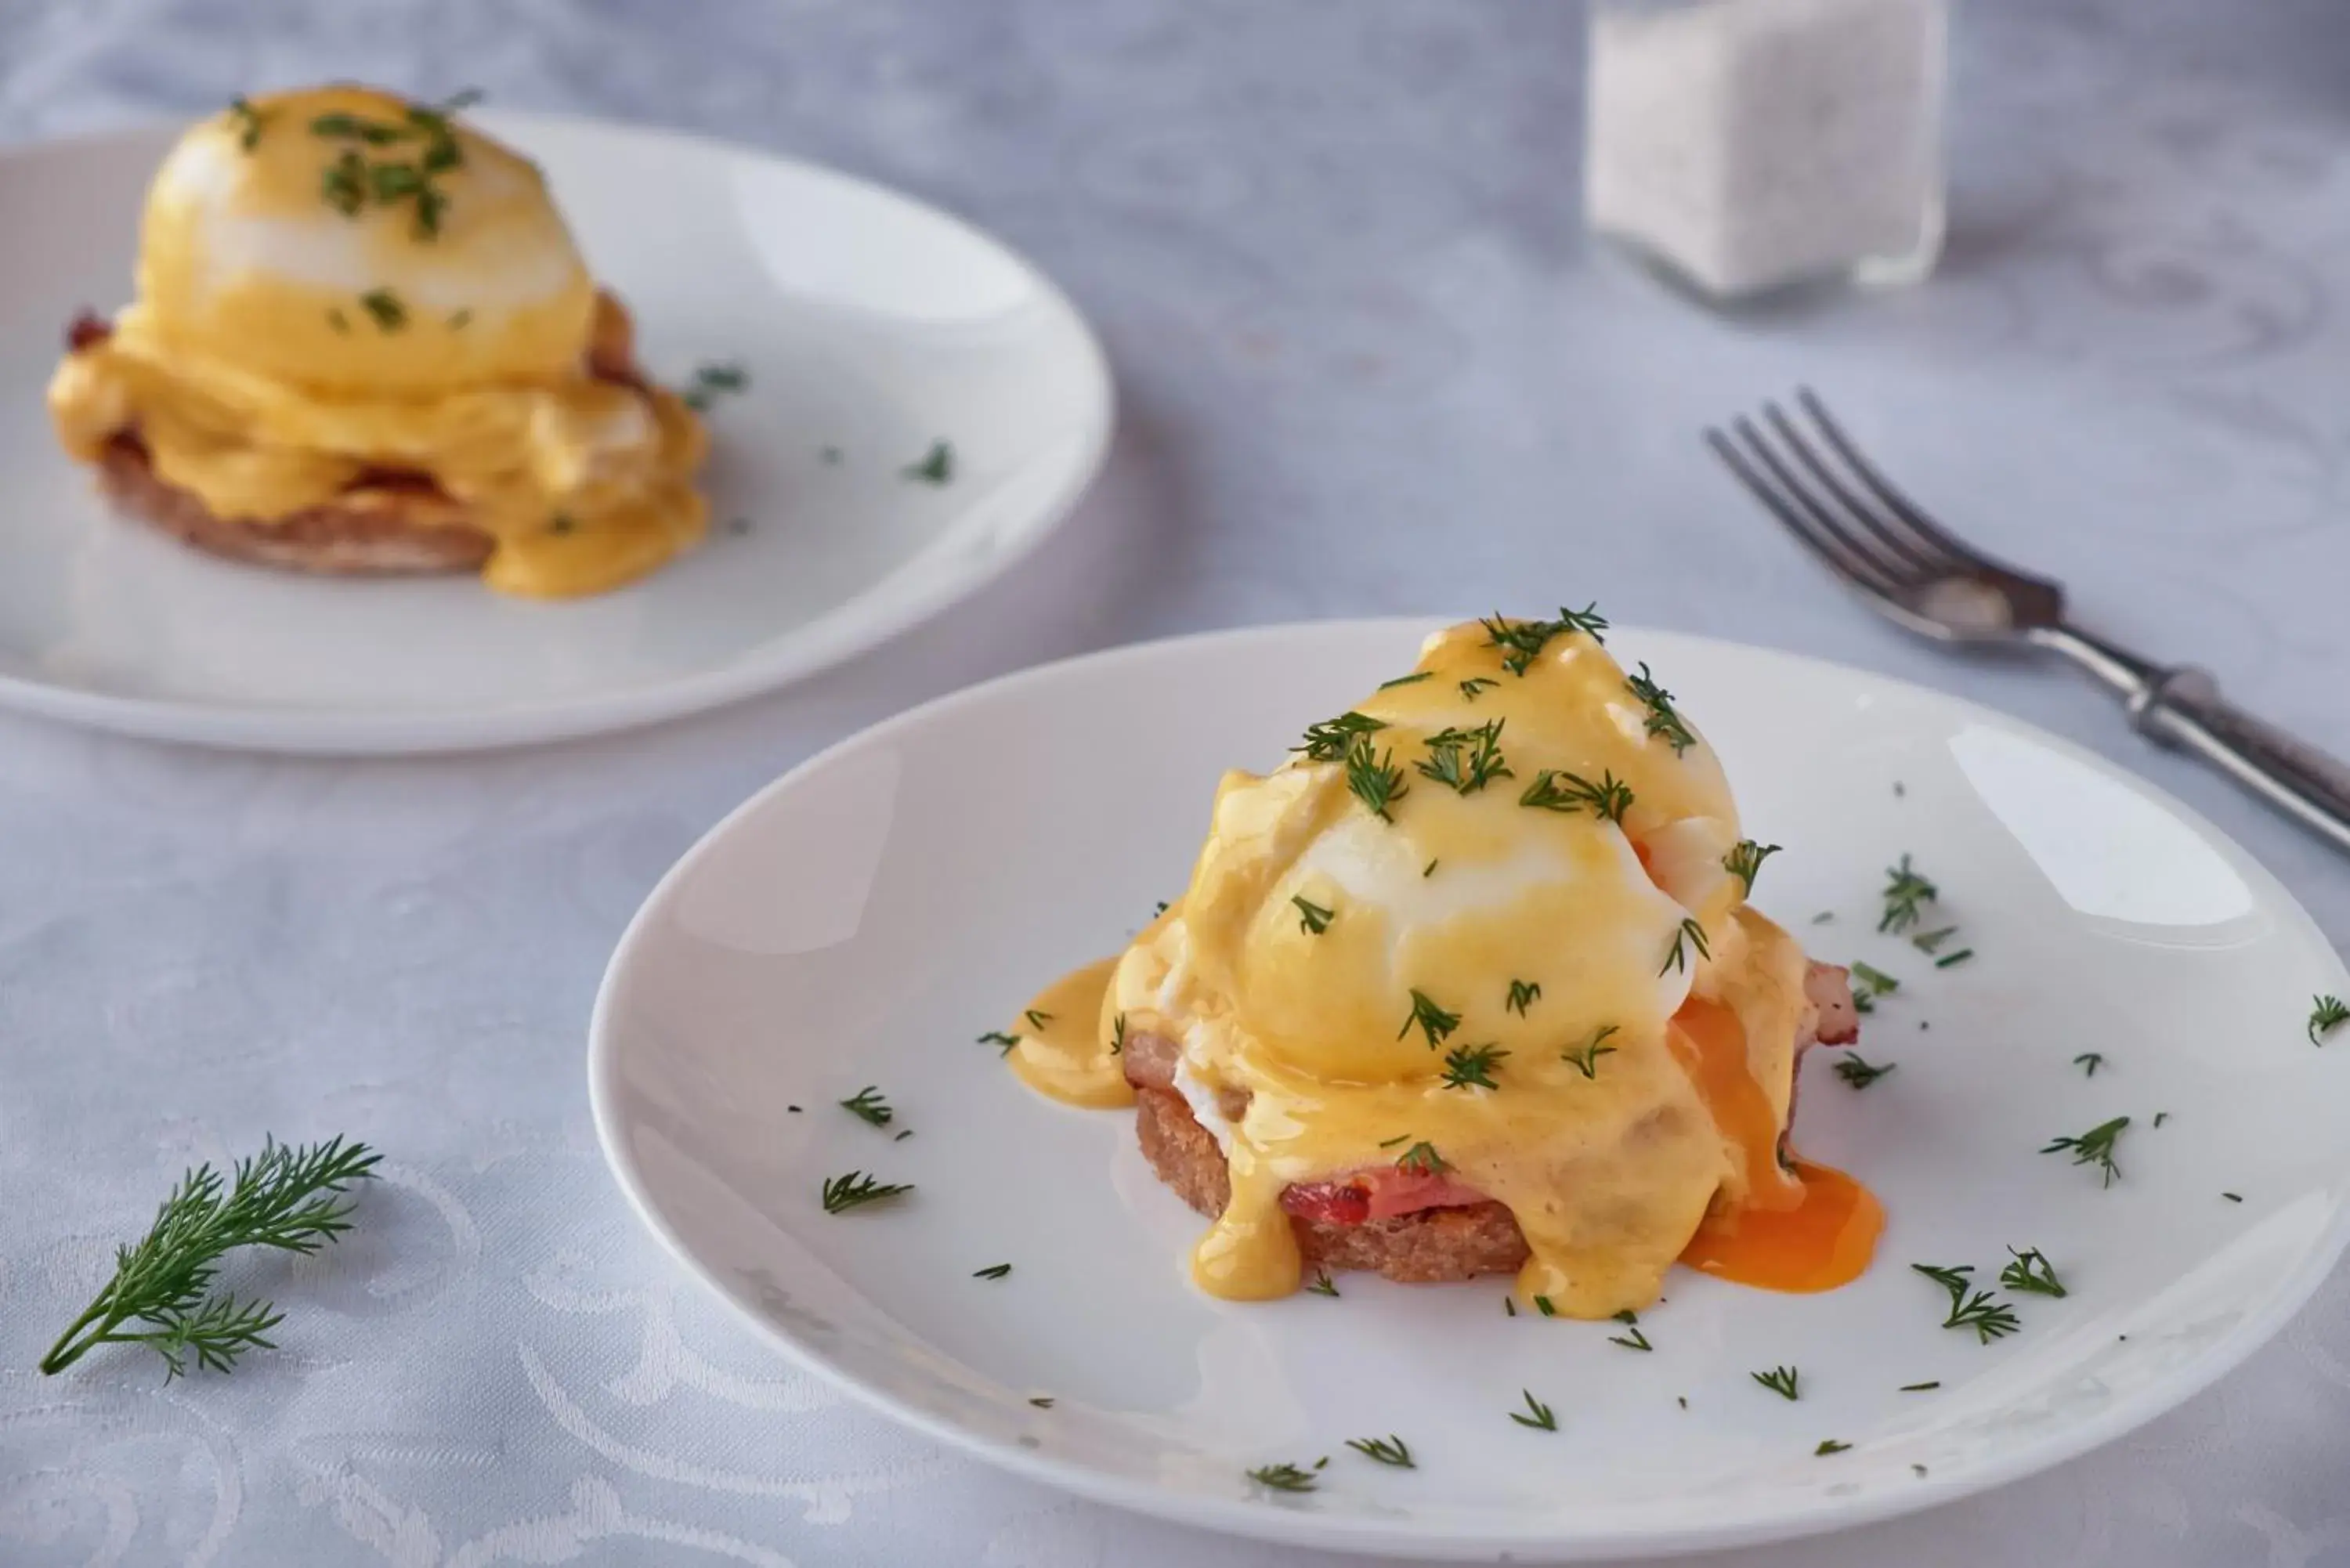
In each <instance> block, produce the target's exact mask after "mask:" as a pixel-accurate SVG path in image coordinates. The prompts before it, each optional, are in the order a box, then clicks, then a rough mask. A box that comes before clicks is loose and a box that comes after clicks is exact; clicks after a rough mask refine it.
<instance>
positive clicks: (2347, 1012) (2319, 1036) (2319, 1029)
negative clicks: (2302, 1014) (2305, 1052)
mask: <svg viewBox="0 0 2350 1568" xmlns="http://www.w3.org/2000/svg"><path fill="white" fill-rule="evenodd" d="M2345 1023H2350V1003H2345V1002H2343V1000H2342V999H2341V998H2340V997H2338V996H2313V997H2311V998H2310V999H2309V1043H2310V1044H2312V1045H2323V1044H2325V1036H2326V1035H2328V1034H2331V1033H2334V1031H2335V1030H2336V1029H2339V1028H2341V1027H2342V1025H2344V1024H2345Z"/></svg>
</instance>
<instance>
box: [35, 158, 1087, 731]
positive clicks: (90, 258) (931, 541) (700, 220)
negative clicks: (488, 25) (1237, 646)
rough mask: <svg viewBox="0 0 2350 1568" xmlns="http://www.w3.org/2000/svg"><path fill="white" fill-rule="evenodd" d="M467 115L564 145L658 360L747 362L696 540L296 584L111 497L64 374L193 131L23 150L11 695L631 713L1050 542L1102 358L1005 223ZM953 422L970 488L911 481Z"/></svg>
mask: <svg viewBox="0 0 2350 1568" xmlns="http://www.w3.org/2000/svg"><path fill="white" fill-rule="evenodd" d="M480 118H481V120H482V122H483V124H484V126H485V128H486V129H488V130H490V131H492V132H493V133H494V134H495V135H498V136H501V137H504V138H505V139H507V140H511V141H512V142H514V143H515V145H517V146H519V147H520V148H521V149H522V150H523V151H525V152H527V153H529V154H530V156H532V157H533V158H535V159H536V160H538V161H539V162H540V163H541V164H543V165H544V166H545V167H546V172H547V175H548V178H549V180H550V182H552V184H553V187H554V191H555V194H556V200H557V201H558V202H560V203H561V204H562V206H563V210H564V213H565V214H566V215H567V217H568V219H569V220H570V223H571V225H572V229H573V232H574V233H575V234H577V236H578V239H579V242H580V244H581V247H582V248H583V250H584V251H585V253H586V254H587V260H588V265H589V266H590V267H591V268H592V269H593V270H594V271H595V273H596V275H597V276H598V279H599V280H601V281H602V282H604V283H605V284H606V285H608V286H610V287H612V288H614V289H616V290H617V291H618V292H619V294H620V296H622V297H623V298H624V299H625V300H626V301H627V302H628V304H629V308H630V310H631V312H632V313H633V314H634V315H635V317H636V319H637V342H638V348H639V355H640V357H641V358H643V359H644V361H645V363H646V364H647V366H648V367H649V368H650V369H651V370H652V371H653V373H654V374H655V375H657V376H660V377H661V378H663V379H668V380H671V382H672V383H673V384H676V383H681V382H682V381H683V380H685V379H687V378H688V377H689V376H690V375H691V370H692V369H693V367H694V366H695V365H697V364H699V363H702V362H705V361H712V360H738V361H740V362H742V363H743V366H744V367H745V368H746V369H748V370H749V372H750V378H751V383H750V388H749V389H748V390H747V391H746V392H744V393H743V394H742V395H741V396H737V397H730V398H725V399H723V400H721V401H720V402H719V403H718V404H717V405H716V407H715V408H714V409H713V410H712V433H713V435H714V437H715V456H714V458H713V461H712V465H711V467H710V469H709V470H708V473H707V479H708V483H709V485H710V488H711V492H712V503H713V510H712V516H713V519H714V523H715V525H714V526H713V528H712V535H711V538H710V541H709V543H708V545H706V546H705V547H704V548H702V550H700V551H698V552H696V553H695V554H694V555H692V556H689V557H687V558H686V559H684V560H682V561H680V562H678V563H676V564H675V565H673V566H670V567H669V568H667V569H666V570H663V571H661V572H660V573H658V574H656V575H655V576H651V577H650V578H648V579H646V580H645V581H643V582H641V583H639V584H636V585H633V586H631V587H627V588H624V589H622V590H620V591H619V592H617V593H613V594H608V595H605V596H603V597H597V598H590V599H584V600H578V601H574V602H569V603H557V604H545V603H530V602H526V601H520V600H515V599H510V598H505V597H500V596H498V595H495V594H493V593H491V592H490V591H489V590H487V589H485V588H484V587H482V586H481V585H480V583H478V582H477V581H475V580H473V578H472V577H471V576H452V577H441V578H432V579H425V580H414V581H393V582H336V581H328V580H323V579H316V578H306V577H298V576H286V575H279V574H276V573H272V572H268V571H265V570H261V569H258V568H255V567H250V566H238V565H234V564H231V563H226V562H222V561H217V560H213V559H211V558H209V557H206V556H200V555H198V554H196V553H194V552H193V551H191V550H189V549H186V548H184V547H183V546H182V545H178V544H176V543H174V542H172V541H171V540H168V539H165V538H163V537H162V536H161V535H158V534H156V533H155V532H154V531H152V530H151V529H149V528H146V527H145V526H143V525H140V524H131V523H127V522H125V521H122V520H121V519H119V518H116V517H114V516H112V515H110V514H109V513H108V511H107V509H106V508H105V506H104V505H103V504H102V503H101V502H100V501H99V498H98V496H97V495H96V493H94V491H93V489H92V487H91V484H90V482H89V479H88V474H87V473H86V472H84V471H83V470H82V469H81V468H80V467H79V466H78V465H77V464H75V463H73V462H70V461H68V459H67V458H66V457H65V456H64V455H63V454H62V453H61V452H59V451H58V450H57V444H56V442H55V441H53V440H52V439H51V437H50V434H49V429H48V419H47V412H46V410H44V407H43V403H42V396H41V394H42V388H43V387H44V385H45V384H46V383H47V379H48V375H49V371H50V369H51V368H52V367H53V366H54V365H55V363H56V360H57V353H58V350H59V348H60V346H61V340H62V336H63V333H64V330H65V327H66V324H67V322H68V320H69V319H70V318H71V317H72V316H73V315H74V313H75V312H76V311H77V310H78V309H80V308H82V307H85V306H90V307H95V308H97V309H99V310H100V311H101V312H111V311H112V310H113V309H115V308H116V307H117V306H120V304H121V303H122V302H123V301H124V300H125V299H126V298H127V297H128V296H129V294H130V269H131V264H132V261H133V259H134V246H135V237H136V232H137V225H138V215H139V208H140V201H141V199H142V196H143V193H144V191H145V188H146V183H147V180H148V177H149V175H150V174H151V172H152V171H153V169H154V166H155V164H156V162H157V161H159V160H160V159H161V156H162V154H163V151H164V150H165V149H166V148H167V147H168V146H169V145H170V144H171V141H172V137H173V135H174V134H175V130H173V129H156V130H141V131H136V132H131V133H128V134H124V135H119V136H110V137H103V138H98V139H93V140H80V141H68V142H61V143H57V144H54V145H49V146H42V147H32V148H27V149H24V150H22V151H16V152H12V153H9V154H7V155H5V156H0V233H5V234H8V235H9V236H10V238H9V241H8V243H7V244H5V245H0V474H5V475H6V476H7V477H6V481H5V486H6V488H5V496H6V503H7V504H6V508H5V512H6V516H5V522H0V703H5V704H7V705H9V706H13V707H16V708H22V709H26V710H29V711H34V712H38V713H46V714H48V715H50V716H52V717H55V718H59V719H65V720H69V721H72V722H78V723H85V724H93V725H99V726H101V727H104V728H108V729H115V730H123V731H128V732H132V733H136V734H142V735H151V736H156V737H160V738H163V739H170V740H180V741H193V742H203V743H206V744H213V745H224V746H250V747H256V748H263V749H268V750H277V751H294V752H413V751H434V750H448V749H459V748H464V747H473V746H494V745H504V744H510V743H514V742H525V741H536V740H546V739H550V738H554V737H557V736H566V735H577V734H584V733H588V732H595V731H600V730H608V729H616V728H619V727H622V726H625V725H629V724H637V723H642V722H648V721H650V720H654V719H660V718H666V717H669V716H671V715H673V714H678V713H684V712H690V711H694V710H696V709H701V708H707V707H710V706H712V705H714V704H716V703H720V702H724V701H730V700H732V699H734V698H739V697H743V696H746V695H748V694H750V693H753V692H756V691H766V690H768V689H770V688H773V687H775V686H780V685H782V684H784V683H785V682H786V681H790V680H796V679H798V678H800V677H802V676H805V675H807V674H809V673H811V672H812V671H815V670H821V669H823V668H825V667H827V666H828V665H832V664H836V663H837V662H839V661H840V660H842V659H847V658H848V657H850V656H851V655H853V654H856V653H858V652H860V651H862V650H863V649H868V648H870V647H872V646H873V645H874V644H876V643H878V642H880V641H881V640H883V639H886V638H889V637H890V636H893V635H895V634H896V633H898V632H899V631H902V630H904V629H905V628H908V627H910V626H912V625H913V624H915V623H916V622H918V621H920V620H922V619H923V618H927V617H929V616H931V615H933V614H935V613H937V612H938V611H939V610H940V609H941V608H943V607H946V606H947V605H949V604H951V603H952V602H953V601H954V600H956V599H958V598H961V597H963V596H965V595H967V594H969V593H971V592H972V591H973V590H974V589H976V588H978V587H981V586H982V585H983V584H984V583H986V582H987V581H989V580H990V579H991V578H993V576H996V575H997V574H998V573H1000V572H1001V571H1003V569H1004V568H1005V567H1006V566H1009V565H1011V564H1012V562H1014V560H1016V559H1018V558H1019V557H1020V556H1022V555H1023V554H1024V553H1025V552H1026V551H1027V550H1029V549H1030V548H1031V547H1032V546H1034V545H1035V544H1036V543H1037V541H1038V540H1039V539H1041V538H1042V537H1043V536H1044V535H1045V534H1046V533H1048V532H1049V531H1050V530H1051V529H1052V528H1053V526H1054V525H1055V524H1056V523H1058V522H1059V521H1060V520H1061V518H1062V517H1063V516H1064V515H1065V514H1066V513H1067V512H1068V510H1069V508H1070V507H1071V505H1072V504H1074V503H1075V502H1076V497H1077V495H1078V493H1080V492H1081V491H1083V490H1084V488H1085V486H1086V484H1087V482H1088V481H1089V480H1090V479H1091V478H1092V477H1093V474H1094V472H1095V471H1096V470H1097V468H1098V466H1099V465H1100V462H1101V457H1102V452H1103V450H1104V447H1105V444H1106V442H1107V438H1108V434H1109V428H1110V419H1111V395H1110V383H1109V377H1108V373H1107V369H1106V367H1105V365H1104V362H1103V358H1102V355H1101V351H1100V349H1099V348H1098V346H1097V344H1096V342H1095V340H1094V337H1093V335H1092V333H1091V332H1090V331H1089V330H1088V329H1087V326H1086V324H1085V322H1084V321H1083V320H1082V319H1081V318H1080V317H1078V315H1077V313H1076V309H1075V308H1074V307H1073V306H1071V305H1070V304H1069V302H1068V300H1067V299H1066V298H1065V297H1064V296H1062V294H1061V293H1060V291H1059V290H1058V289H1056V288H1055V287H1054V286H1053V285H1052V284H1051V283H1050V282H1049V281H1047V280H1046V279H1045V278H1044V277H1043V276H1042V275H1039V274H1038V273H1037V272H1036V271H1035V269H1034V268H1032V267H1030V266H1029V265H1027V264H1026V263H1025V262H1024V261H1022V260H1021V259H1020V258H1019V257H1018V256H1015V255H1014V254H1012V253H1011V252H1009V251H1007V250H1005V249H1004V248H1003V246H1002V245H1000V244H997V243H996V242H995V241H993V240H992V239H989V238H988V237H987V236H985V235H983V234H979V233H977V232H975V231H974V230H972V229H971V228H969V227H966V226H965V225H964V224H962V223H959V222H957V221H956V220H954V219H952V218H950V217H947V216H945V215H944V214H942V213H938V212H936V211H933V210H932V209H931V208H928V207H924V206H921V205H920V204H918V203H916V202H912V201H910V200H908V199H906V198H905V197H902V196H898V195H895V194H892V193H891V192H888V191H885V190H882V189H880V188H879V187H877V186H873V185H868V184H866V183H863V182H859V181H857V180H852V179H849V178H847V177H846V176H844V175H840V174H835V173H832V172H829V171H826V170H822V169H817V168H813V167H810V166H808V165H806V164H802V163H795V162H792V161H788V160H785V159H781V158H775V157H771V156H768V155H767V154H764V153H760V152H754V151H748V150H745V149H742V148H734V147H726V146H722V145H720V144H718V143H715V142H710V141H703V140H696V139H694V138H691V137H687V136H681V135H675V134H671V133H669V132H664V131H653V130H633V129H629V128H624V127H619V126H608V125H598V124H593V123H589V122H587V121H580V120H570V119H547V118H542V117H538V116H533V115H518V114H499V113H490V114H484V115H482V116H481V117H480ZM939 440H945V441H951V442H952V443H953V446H954V452H955V458H956V471H955V474H954V478H953V481H952V483H949V484H946V485H943V486H941V485H932V484H928V483H919V482H915V481H910V480H909V479H907V478H906V477H904V475H903V473H902V472H901V471H903V470H904V469H905V468H907V467H908V466H909V465H910V464H913V463H916V462H920V460H921V458H922V457H923V456H924V454H925V453H926V452H928V451H929V450H930V447H931V442H933V441H939ZM827 449H832V451H833V452H837V458H835V459H831V460H828V459H827ZM735 519H742V520H743V523H744V524H745V525H746V526H745V529H744V531H742V532H736V531H734V530H733V528H731V527H730V524H732V523H733V520H735Z"/></svg>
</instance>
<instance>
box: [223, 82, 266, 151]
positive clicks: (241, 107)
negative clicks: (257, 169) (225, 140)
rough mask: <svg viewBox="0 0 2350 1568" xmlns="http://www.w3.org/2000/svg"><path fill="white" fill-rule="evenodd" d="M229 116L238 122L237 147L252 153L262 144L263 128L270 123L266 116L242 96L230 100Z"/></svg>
mask: <svg viewBox="0 0 2350 1568" xmlns="http://www.w3.org/2000/svg"><path fill="white" fill-rule="evenodd" d="M228 115H229V118H230V119H233V120H234V121H236V144H237V146H239V147H240V148H243V149H244V151H247V152H250V151H253V150H254V149H255V147H257V146H259V145H260V144H261V128H262V127H263V126H264V125H266V124H267V123H268V117H267V116H266V115H264V114H263V113H262V112H261V111H260V110H259V109H255V108H254V107H253V105H252V104H251V103H249V102H248V101H246V99H244V96H243V95H242V94H240V95H238V96H237V97H235V98H233V99H229V100H228Z"/></svg>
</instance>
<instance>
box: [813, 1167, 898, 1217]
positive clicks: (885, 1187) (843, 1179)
mask: <svg viewBox="0 0 2350 1568" xmlns="http://www.w3.org/2000/svg"><path fill="white" fill-rule="evenodd" d="M912 1190H914V1184H913V1183H912V1182H910V1181H909V1182H885V1181H876V1180H875V1179H873V1178H871V1177H869V1176H868V1175H866V1174H865V1173H864V1172H863V1171H861V1170H851V1171H847V1172H846V1173H844V1174H842V1175H839V1176H835V1177H831V1178H829V1179H827V1180H826V1182H825V1184H824V1211H825V1212H826V1213H827V1214H846V1213H847V1212H848V1210H852V1209H861V1208H863V1207H864V1206H865V1205H867V1204H868V1203H886V1202H888V1201H889V1199H893V1198H900V1197H903V1196H904V1195H905V1194H907V1193H909V1192H911V1191H912Z"/></svg>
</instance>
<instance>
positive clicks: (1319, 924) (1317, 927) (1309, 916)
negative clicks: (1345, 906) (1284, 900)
mask: <svg viewBox="0 0 2350 1568" xmlns="http://www.w3.org/2000/svg"><path fill="white" fill-rule="evenodd" d="M1289 901H1290V902H1291V903H1293V904H1295V905H1296V906H1297V929H1300V930H1302V931H1304V932H1305V934H1306V935H1307V936H1310V937H1318V936H1320V935H1321V934H1322V933H1323V932H1324V931H1326V930H1328V929H1330V917H1331V916H1332V915H1334V914H1336V912H1337V911H1336V910H1335V909H1330V908H1329V907H1328V906H1326V905H1323V904H1315V903H1312V902H1309V901H1308V900H1307V899H1306V898H1305V895H1303V894H1300V895H1298V896H1297V897H1295V898H1292V899H1290V900H1289Z"/></svg>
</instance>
